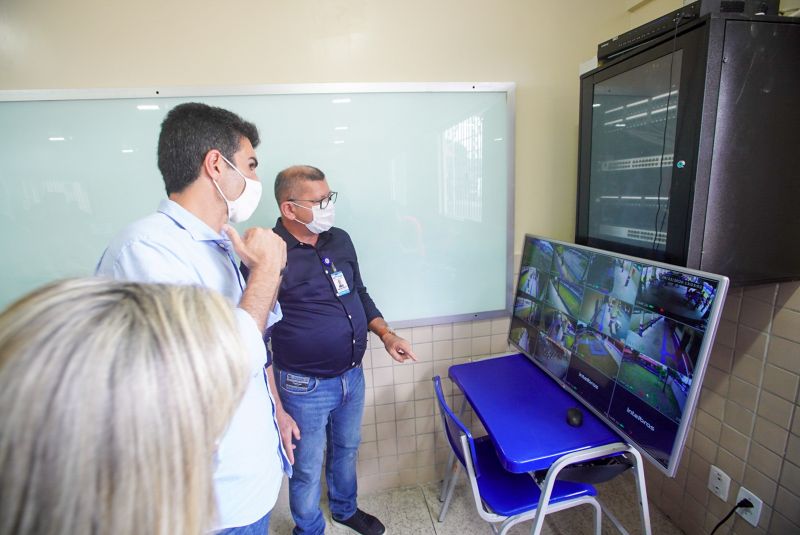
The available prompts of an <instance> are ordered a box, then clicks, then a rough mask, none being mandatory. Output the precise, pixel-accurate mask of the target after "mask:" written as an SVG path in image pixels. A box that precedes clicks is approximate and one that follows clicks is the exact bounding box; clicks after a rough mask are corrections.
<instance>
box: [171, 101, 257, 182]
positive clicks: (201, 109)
mask: <svg viewBox="0 0 800 535" xmlns="http://www.w3.org/2000/svg"><path fill="white" fill-rule="evenodd" d="M243 137H245V138H247V139H248V140H250V143H251V144H252V145H253V148H255V147H257V146H258V143H259V141H260V140H259V137H258V128H256V125H254V124H253V123H250V122H248V121H245V120H244V119H242V118H241V117H239V116H238V115H236V114H235V113H233V112H230V111H228V110H224V109H222V108H215V107H213V106H208V105H206V104H200V103H199V102H188V103H186V104H179V105H178V106H175V107H174V108H172V109H171V110H170V111H169V113H168V114H167V116H166V117H165V118H164V122H162V123H161V134H160V135H159V136H158V169H159V170H160V171H161V176H162V177H164V186H165V187H166V189H167V195H170V194H171V193H178V192H180V191H183V190H184V189H185V188H186V187H187V186H188V185H189V184H191V183H192V182H194V181H195V180H196V179H197V177H198V176H199V175H200V168H201V166H202V165H203V160H204V159H205V157H206V154H208V151H210V150H212V149H217V150H219V151H220V152H221V153H222V155H223V156H225V157H226V158H227V159H228V160H231V161H233V153H235V152H236V151H237V150H239V147H240V145H241V142H242V138H243Z"/></svg>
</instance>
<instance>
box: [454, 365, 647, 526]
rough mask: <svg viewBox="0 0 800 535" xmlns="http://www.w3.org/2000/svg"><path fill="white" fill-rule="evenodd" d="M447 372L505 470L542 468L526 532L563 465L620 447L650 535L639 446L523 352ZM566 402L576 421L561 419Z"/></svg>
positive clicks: (540, 516)
mask: <svg viewBox="0 0 800 535" xmlns="http://www.w3.org/2000/svg"><path fill="white" fill-rule="evenodd" d="M448 375H449V377H450V379H451V380H452V381H453V383H455V384H456V385H457V386H458V388H460V389H461V391H462V392H463V393H464V398H465V399H464V401H465V402H469V404H470V405H471V406H472V409H473V411H474V412H475V414H476V415H477V416H478V418H479V419H480V421H481V423H482V424H483V427H484V428H485V429H486V432H487V433H488V435H489V437H490V439H491V441H492V443H493V444H494V446H495V449H496V450H497V456H498V458H499V459H500V462H501V464H502V465H503V466H504V467H505V468H506V470H509V471H511V472H517V473H525V472H530V473H531V474H532V473H533V472H534V471H537V470H548V471H547V476H546V477H545V479H544V481H543V482H542V483H541V488H542V496H541V499H540V501H539V507H538V510H537V511H538V513H537V515H536V517H535V518H534V528H533V530H534V531H532V533H534V532H537V531H535V530H536V529H537V528H539V529H540V528H541V524H542V523H543V522H544V516H545V515H544V514H543V513H544V512H546V508H547V505H546V504H547V503H548V502H549V501H550V494H551V492H552V489H553V484H554V483H555V481H556V478H557V476H558V473H559V472H560V471H561V470H562V469H563V468H565V467H566V466H569V465H571V464H573V463H579V462H585V461H589V460H592V459H598V458H601V457H606V456H609V455H614V454H618V453H621V452H626V453H629V454H630V455H629V457H631V458H632V459H633V460H634V474H635V479H636V489H637V495H638V499H639V504H640V511H641V520H642V531H643V533H645V534H647V535H650V533H651V530H650V510H649V507H648V504H647V489H646V488H645V480H644V469H643V468H642V457H641V455H640V454H639V452H638V451H636V449H634V448H633V447H631V446H629V445H628V444H626V443H625V442H623V441H622V439H621V438H620V436H619V435H617V434H616V433H615V432H614V431H613V430H612V429H611V428H610V427H609V426H608V425H607V424H606V423H605V422H603V421H602V420H600V419H599V418H598V417H596V416H595V415H594V414H592V412H590V411H589V410H588V409H586V408H585V407H583V406H582V405H581V404H580V403H579V402H578V401H577V400H576V399H575V398H574V397H572V396H571V395H570V394H569V393H568V392H566V391H565V390H564V389H563V388H562V387H561V386H560V385H559V384H558V383H556V382H555V381H554V380H553V379H552V378H551V377H549V376H548V375H547V374H545V373H544V372H543V371H541V370H540V369H539V368H538V367H537V366H536V365H534V364H533V363H532V362H531V361H530V360H528V358H527V357H526V356H525V355H522V354H516V355H510V356H507V357H499V358H492V359H486V360H481V361H477V362H469V363H466V364H458V365H456V366H451V367H450V370H449V373H448ZM570 407H580V409H581V412H582V413H583V424H582V425H581V426H580V427H572V426H570V425H569V424H567V420H566V415H567V409H569V408H570ZM462 410H463V406H462ZM603 513H604V514H605V515H606V516H608V518H609V519H610V520H611V521H612V522H613V523H614V525H615V526H616V527H617V528H618V529H619V530H620V531H621V532H622V533H627V531H626V530H625V529H624V527H623V526H622V525H621V524H620V523H619V521H618V520H617V519H616V518H615V517H614V516H613V515H612V514H611V512H610V511H608V509H607V508H606V507H603Z"/></svg>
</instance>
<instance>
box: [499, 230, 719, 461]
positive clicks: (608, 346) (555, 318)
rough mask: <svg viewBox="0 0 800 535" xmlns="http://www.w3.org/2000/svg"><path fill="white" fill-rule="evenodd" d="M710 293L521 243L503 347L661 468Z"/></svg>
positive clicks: (669, 276) (613, 263) (661, 274)
mask: <svg viewBox="0 0 800 535" xmlns="http://www.w3.org/2000/svg"><path fill="white" fill-rule="evenodd" d="M716 289H717V282H716V281H713V280H708V279H704V278H701V277H698V276H695V275H691V274H688V273H683V272H681V271H677V270H670V269H664V268H660V267H655V266H651V265H647V264H643V263H637V262H633V261H631V260H627V259H622V258H618V257H614V256H611V255H608V254H602V253H595V252H591V251H586V250H583V249H578V248H573V247H569V246H566V245H561V244H552V243H550V242H548V241H547V240H541V239H535V238H528V239H527V240H526V243H525V249H524V251H523V259H522V266H521V268H520V280H519V285H518V287H517V295H516V300H515V303H514V317H513V318H512V322H511V331H510V336H509V338H510V340H511V341H512V342H513V343H514V344H516V345H517V347H519V348H520V349H521V350H522V351H524V352H525V353H527V354H528V355H529V356H531V357H532V358H533V359H534V360H535V361H536V362H537V363H538V364H539V365H540V366H542V367H543V368H544V369H545V370H547V371H548V372H549V373H550V374H552V375H553V376H555V377H556V378H558V379H560V380H562V381H564V383H566V384H567V385H568V386H570V387H571V388H573V389H574V390H575V391H576V393H577V394H579V395H580V396H582V397H583V398H584V399H585V400H586V401H588V402H589V403H591V404H592V405H593V406H594V407H595V408H596V409H597V410H598V411H599V412H600V413H602V414H604V415H606V417H607V418H609V420H611V421H612V422H613V423H615V424H616V425H618V426H619V428H620V429H621V430H622V431H623V432H625V433H626V434H627V435H628V436H629V437H631V438H632V439H633V440H635V441H636V442H638V443H639V444H640V445H641V446H643V447H644V448H645V449H646V450H647V451H648V452H649V453H650V454H651V455H652V456H653V457H654V458H656V459H658V460H659V461H660V462H661V463H662V464H663V465H664V466H667V464H668V462H669V458H670V455H671V453H672V446H673V443H674V440H675V436H676V434H677V431H678V426H679V424H680V421H681V417H682V415H683V413H684V410H685V408H686V400H687V397H688V393H689V389H690V388H691V385H692V377H693V374H694V368H695V365H696V363H697V360H698V358H699V356H700V347H701V345H702V342H703V336H704V334H705V330H706V326H707V323H708V318H709V314H710V310H711V307H712V304H713V302H714V299H715V297H716Z"/></svg>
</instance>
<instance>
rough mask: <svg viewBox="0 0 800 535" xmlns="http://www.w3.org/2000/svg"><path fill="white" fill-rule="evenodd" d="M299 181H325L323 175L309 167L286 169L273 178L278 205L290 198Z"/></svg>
mask: <svg viewBox="0 0 800 535" xmlns="http://www.w3.org/2000/svg"><path fill="white" fill-rule="evenodd" d="M300 180H325V173H323V172H322V171H320V170H319V169H317V168H316V167H313V166H311V165H293V166H291V167H287V168H286V169H284V170H283V171H281V172H280V173H278V175H277V176H276V177H275V200H276V201H278V204H281V203H282V202H283V201H286V200H288V199H290V198H291V197H292V195H293V194H294V189H295V187H296V186H297V183H298V182H299V181H300Z"/></svg>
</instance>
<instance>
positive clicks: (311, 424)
mask: <svg viewBox="0 0 800 535" xmlns="http://www.w3.org/2000/svg"><path fill="white" fill-rule="evenodd" d="M275 372H276V379H277V383H278V391H279V393H280V397H281V401H282V402H283V408H284V409H285V410H286V412H288V413H289V414H290V415H291V416H292V418H294V421H295V422H297V425H298V427H299V428H300V440H299V441H297V442H296V444H297V448H296V449H295V450H294V474H293V475H292V478H291V479H290V480H289V507H290V509H291V511H292V517H293V518H294V522H295V524H296V526H295V529H294V533H295V534H297V535H299V534H304V535H305V534H311V535H317V534H322V533H325V519H324V518H323V516H322V511H321V510H320V507H319V497H320V480H319V478H320V471H321V469H322V453H323V450H325V451H326V457H325V478H326V480H327V482H328V501H329V504H330V510H331V515H333V517H334V518H336V519H337V520H346V519H348V518H350V517H351V516H353V514H355V512H356V494H357V483H356V460H357V457H358V445H359V443H360V442H361V418H362V416H363V414H364V371H363V370H362V369H361V367H360V366H358V367H356V368H351V369H350V370H348V371H346V372H345V373H343V374H342V375H340V376H338V377H333V378H329V379H328V378H317V377H309V376H306V375H300V374H296V373H292V372H287V371H285V370H279V369H278V368H275ZM326 443H327V449H326Z"/></svg>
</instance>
